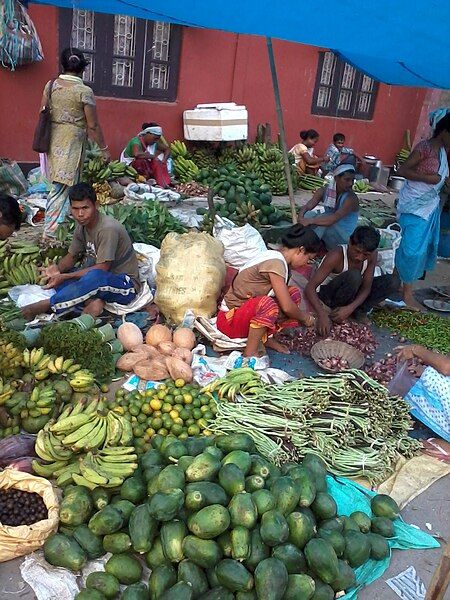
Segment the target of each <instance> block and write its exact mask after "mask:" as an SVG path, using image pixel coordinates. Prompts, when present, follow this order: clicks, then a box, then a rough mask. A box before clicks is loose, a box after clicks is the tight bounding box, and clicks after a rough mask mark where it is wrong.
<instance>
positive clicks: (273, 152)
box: [263, 146, 283, 165]
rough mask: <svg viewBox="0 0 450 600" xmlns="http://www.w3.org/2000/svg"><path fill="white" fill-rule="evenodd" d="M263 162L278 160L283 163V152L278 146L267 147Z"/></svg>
mask: <svg viewBox="0 0 450 600" xmlns="http://www.w3.org/2000/svg"><path fill="white" fill-rule="evenodd" d="M263 162H277V163H280V165H283V153H282V152H281V150H280V149H279V148H277V147H276V146H272V147H269V148H266V152H265V154H264V158H263Z"/></svg>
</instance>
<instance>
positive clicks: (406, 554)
mask: <svg viewBox="0 0 450 600" xmlns="http://www.w3.org/2000/svg"><path fill="white" fill-rule="evenodd" d="M308 197H310V196H309V194H305V193H303V192H301V193H299V194H296V203H297V204H298V205H301V204H303V203H304V202H305V201H306V199H307V198H308ZM367 197H372V198H373V199H374V202H375V201H381V202H384V203H386V204H388V205H392V204H393V201H394V199H395V196H394V195H387V194H382V195H381V194H380V195H377V196H374V195H370V194H369V195H368V196H367ZM276 202H277V204H280V205H286V204H288V203H289V201H288V198H285V197H282V198H277V200H276ZM202 204H203V203H202ZM185 205H186V206H189V205H192V206H195V205H198V203H192V202H186V203H185ZM37 229H38V228H36V229H35V230H34V231H33V233H32V236H33V237H34V236H35V235H36V233H37V231H36V230H37ZM23 233H24V234H25V235H27V234H28V235H30V233H31V231H30V228H24V231H23ZM28 235H27V237H28ZM449 284H450V262H449V261H448V260H440V261H439V262H438V265H437V268H436V270H435V271H434V272H433V273H430V274H427V277H426V279H425V281H421V282H418V284H417V288H427V287H430V286H433V285H449ZM385 337H387V338H389V336H385ZM393 343H394V342H393V341H392V340H391V341H389V340H388V339H386V341H385V343H383V348H381V347H380V350H379V351H380V352H383V353H384V352H386V351H389V347H390V345H391V344H393ZM385 348H386V349H385ZM301 362H302V363H303V364H301V365H300V364H299V363H300V361H299V360H298V359H297V360H295V359H294V358H293V357H292V358H291V359H290V360H289V363H290V364H289V367H290V368H288V365H287V364H286V370H293V369H296V370H297V372H298V370H299V367H300V366H301V367H302V370H303V371H304V372H305V374H309V373H306V371H312V369H313V364H309V363H312V361H310V360H309V359H303V361H301ZM277 366H278V365H277ZM449 514H450V476H447V477H445V478H443V479H441V480H439V481H438V482H436V483H435V484H433V485H432V486H431V487H430V488H429V489H428V490H426V491H425V492H424V493H422V494H421V495H420V496H418V497H417V498H415V499H414V500H413V501H412V502H411V503H410V504H408V506H406V507H405V509H404V510H403V511H402V515H403V518H404V520H405V521H406V522H408V523H412V524H414V525H417V526H418V527H420V528H421V529H422V530H424V531H428V530H429V526H431V531H430V533H431V534H432V535H435V536H436V538H437V539H438V541H439V542H440V543H441V548H437V549H433V550H403V551H400V550H395V551H394V552H393V555H392V560H391V564H390V567H389V569H388V570H387V571H386V573H385V574H384V575H383V577H382V578H380V579H378V580H377V581H375V582H374V583H373V584H372V585H370V586H369V587H368V588H365V589H363V590H362V591H361V592H360V594H359V596H358V597H359V598H360V600H395V599H398V596H397V595H396V594H395V593H394V592H393V591H392V590H391V589H390V588H389V587H388V585H387V584H386V583H385V581H386V579H389V578H390V577H394V576H396V575H398V574H399V573H401V572H402V571H404V570H405V569H407V568H408V567H409V566H411V565H412V566H414V567H415V569H416V572H417V574H418V576H419V577H420V579H421V580H422V581H423V583H424V584H425V586H426V587H427V586H428V585H429V583H430V581H431V579H432V576H433V573H434V571H435V569H436V567H437V565H438V562H439V559H440V557H441V555H442V551H443V547H445V544H446V543H447V541H448V540H449V539H450V519H449ZM427 524H428V526H427ZM21 562H22V559H21V558H19V559H15V560H12V561H8V562H6V563H0V600H13V599H14V598H19V599H20V600H32V599H34V598H36V596H35V595H34V593H33V591H32V590H31V588H30V587H29V586H28V585H27V584H26V583H25V582H24V581H23V580H22V578H21V576H20V571H19V567H20V564H21ZM45 600H54V599H53V598H46V599H45ZM55 600H56V599H55ZM299 600H301V599H299ZM408 600H409V599H408ZM411 600H413V599H412V598H411ZM444 600H450V589H449V590H447V593H446V594H445V596H444Z"/></svg>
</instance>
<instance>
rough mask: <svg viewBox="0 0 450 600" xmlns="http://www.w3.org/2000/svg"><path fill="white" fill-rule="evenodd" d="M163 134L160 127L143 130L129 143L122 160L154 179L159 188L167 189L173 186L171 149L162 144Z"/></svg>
mask: <svg viewBox="0 0 450 600" xmlns="http://www.w3.org/2000/svg"><path fill="white" fill-rule="evenodd" d="M162 133H163V132H162V128H161V127H160V126H159V125H153V126H151V127H147V128H145V129H143V130H142V131H141V132H140V133H138V135H137V136H136V137H134V138H132V139H131V140H130V141H129V142H128V144H127V145H126V147H125V149H124V150H123V152H122V155H121V157H120V160H121V162H124V163H125V164H127V165H131V166H132V167H133V168H134V169H136V171H137V172H138V173H139V175H142V176H143V177H145V178H146V179H154V180H155V181H156V185H158V186H159V187H162V188H167V187H169V185H170V184H171V180H170V175H169V172H168V170H167V159H168V157H169V154H170V148H169V147H168V145H167V144H163V143H162V142H161V138H162ZM149 147H150V148H151V150H150V151H149V149H148V148H149ZM161 154H162V157H161Z"/></svg>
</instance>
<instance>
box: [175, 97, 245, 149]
mask: <svg viewBox="0 0 450 600" xmlns="http://www.w3.org/2000/svg"><path fill="white" fill-rule="evenodd" d="M183 125H184V137H185V139H186V140H194V141H195V140H198V141H209V142H221V141H224V142H231V141H234V140H246V139H247V137H248V112H247V109H246V108H245V106H237V105H236V104H235V103H234V102H217V103H214V104H198V105H197V107H196V108H194V109H193V110H185V111H184V113H183Z"/></svg>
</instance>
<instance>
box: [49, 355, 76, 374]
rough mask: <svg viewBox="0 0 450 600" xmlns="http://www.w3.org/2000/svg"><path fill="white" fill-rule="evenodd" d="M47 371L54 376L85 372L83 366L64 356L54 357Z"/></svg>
mask: <svg viewBox="0 0 450 600" xmlns="http://www.w3.org/2000/svg"><path fill="white" fill-rule="evenodd" d="M47 369H48V370H49V371H50V373H51V374H52V375H74V374H76V373H77V371H83V370H82V368H81V365H79V364H78V363H76V362H75V361H74V359H73V358H64V356H57V357H55V356H52V357H51V358H50V361H49V363H48V364H47Z"/></svg>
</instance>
